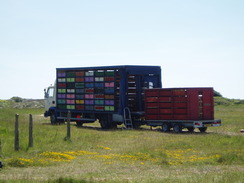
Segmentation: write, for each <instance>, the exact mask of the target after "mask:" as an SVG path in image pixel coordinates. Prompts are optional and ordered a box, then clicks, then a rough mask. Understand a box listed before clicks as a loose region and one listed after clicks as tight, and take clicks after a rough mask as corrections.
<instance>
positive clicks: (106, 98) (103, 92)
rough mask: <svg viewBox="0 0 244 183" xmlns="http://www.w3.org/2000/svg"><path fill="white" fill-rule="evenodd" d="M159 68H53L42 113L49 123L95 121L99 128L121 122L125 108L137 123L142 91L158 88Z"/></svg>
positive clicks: (141, 109) (141, 111)
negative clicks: (54, 69)
mask: <svg viewBox="0 0 244 183" xmlns="http://www.w3.org/2000/svg"><path fill="white" fill-rule="evenodd" d="M161 87H162V84H161V68H160V67H159V66H127V65H124V66H107V67H106V66H103V67H80V68H57V69H56V82H55V85H54V86H50V87H49V88H48V90H47V91H45V99H46V105H45V107H46V112H45V116H46V117H48V116H50V120H51V123H52V124H55V123H57V122H63V121H65V120H67V114H68V111H70V112H71V121H76V122H77V124H79V125H82V124H83V123H88V122H94V121H96V120H99V122H100V124H101V127H102V128H111V127H114V126H116V125H117V124H122V123H124V120H125V117H124V115H125V114H126V111H125V109H130V111H129V115H130V116H131V117H132V118H133V119H135V121H138V120H137V118H138V119H139V118H140V117H141V114H142V113H143V112H144V90H145V89H147V88H161Z"/></svg>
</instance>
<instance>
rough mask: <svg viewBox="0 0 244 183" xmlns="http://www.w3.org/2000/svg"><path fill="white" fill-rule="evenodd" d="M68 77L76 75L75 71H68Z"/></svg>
mask: <svg viewBox="0 0 244 183" xmlns="http://www.w3.org/2000/svg"><path fill="white" fill-rule="evenodd" d="M66 77H75V73H74V72H67V73H66Z"/></svg>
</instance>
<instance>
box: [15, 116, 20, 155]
mask: <svg viewBox="0 0 244 183" xmlns="http://www.w3.org/2000/svg"><path fill="white" fill-rule="evenodd" d="M14 134H15V135H14V150H15V151H18V150H19V149H20V148H19V115H18V114H15V131H14Z"/></svg>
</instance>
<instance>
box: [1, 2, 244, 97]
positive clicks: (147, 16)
mask: <svg viewBox="0 0 244 183" xmlns="http://www.w3.org/2000/svg"><path fill="white" fill-rule="evenodd" d="M111 65H156V66H161V69H162V85H163V87H164V88H168V87H170V88H172V87H214V90H216V91H218V92H220V93H221V94H222V95H223V96H224V97H226V98H234V99H244V1H243V0H184V1H182V0H170V1H169V0H150V1H149V0H123V1H118V0H89V1H88V0H69V1H65V0H35V1H33V0H2V1H0V84H1V87H0V88H1V89H0V99H9V98H11V97H13V96H18V97H21V98H33V99H42V98H43V97H44V92H43V90H44V88H45V87H48V86H49V85H50V84H53V83H54V81H55V74H56V68H63V67H87V66H111Z"/></svg>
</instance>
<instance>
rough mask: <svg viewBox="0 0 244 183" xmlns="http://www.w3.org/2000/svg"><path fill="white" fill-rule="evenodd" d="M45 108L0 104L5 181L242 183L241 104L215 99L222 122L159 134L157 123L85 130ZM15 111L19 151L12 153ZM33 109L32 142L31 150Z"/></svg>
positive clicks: (243, 117)
mask: <svg viewBox="0 0 244 183" xmlns="http://www.w3.org/2000/svg"><path fill="white" fill-rule="evenodd" d="M43 111H44V109H11V108H4V109H1V110H0V139H1V148H0V150H1V151H0V160H1V161H3V162H4V164H5V166H4V168H2V169H0V183H2V182H4V183H5V182H13V183H22V182H50V183H66V182H74V183H76V182H84V183H86V182H121V183H122V182H176V183H183V182H192V183H193V182H206V183H207V182H242V181H243V179H244V175H243V171H244V166H243V165H244V147H243V143H244V140H243V133H240V129H241V128H243V120H244V105H242V104H236V103H235V104H233V103H232V104H231V105H224V104H221V105H216V107H215V118H219V119H221V120H222V123H223V126H221V127H213V128H209V129H208V131H207V133H203V134H202V133H198V132H195V133H193V134H191V133H188V132H186V131H185V132H183V133H182V134H173V133H161V132H160V130H159V128H153V129H152V130H150V128H148V127H146V126H144V127H143V129H140V130H123V129H122V128H121V126H120V127H119V128H118V129H117V130H108V131H103V130H101V129H100V126H99V124H98V123H94V124H87V125H85V126H84V127H82V128H77V127H76V126H75V124H72V125H71V140H70V141H69V140H65V137H66V126H65V125H55V126H52V125H50V123H49V119H45V118H43V117H42V116H41V114H42V113H43ZM15 113H18V114H19V121H20V148H21V149H20V151H18V152H15V151H14V145H13V142H14V122H15ZM30 113H31V114H33V120H34V147H33V148H28V120H29V119H28V118H29V114H30Z"/></svg>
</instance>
